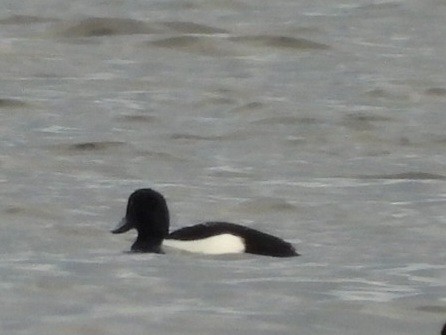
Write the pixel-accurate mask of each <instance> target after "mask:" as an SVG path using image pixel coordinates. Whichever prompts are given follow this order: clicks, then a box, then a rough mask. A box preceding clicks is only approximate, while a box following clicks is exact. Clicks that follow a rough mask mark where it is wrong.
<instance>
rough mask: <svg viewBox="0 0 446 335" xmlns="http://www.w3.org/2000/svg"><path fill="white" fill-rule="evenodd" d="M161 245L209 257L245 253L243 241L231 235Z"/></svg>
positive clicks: (166, 242)
mask: <svg viewBox="0 0 446 335" xmlns="http://www.w3.org/2000/svg"><path fill="white" fill-rule="evenodd" d="M162 245H163V246H166V247H170V248H175V249H179V250H184V251H188V252H196V253H202V254H211V255H219V254H238V253H242V252H244V251H245V244H244V241H243V239H242V238H241V237H239V236H235V235H231V234H222V235H215V236H211V237H207V238H203V239H201V240H193V241H181V240H169V239H166V240H164V241H163V244H162Z"/></svg>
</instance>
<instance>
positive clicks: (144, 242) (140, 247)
mask: <svg viewBox="0 0 446 335" xmlns="http://www.w3.org/2000/svg"><path fill="white" fill-rule="evenodd" d="M162 242H163V238H161V237H159V238H156V237H143V236H142V235H141V234H139V235H138V237H137V239H136V241H135V243H133V245H132V251H133V252H153V253H157V254H161V253H162V250H161V243H162Z"/></svg>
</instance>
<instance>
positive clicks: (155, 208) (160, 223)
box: [112, 188, 169, 252]
mask: <svg viewBox="0 0 446 335" xmlns="http://www.w3.org/2000/svg"><path fill="white" fill-rule="evenodd" d="M132 228H135V229H136V230H137V232H138V238H137V239H136V241H135V243H134V244H133V245H132V251H139V252H160V250H159V248H160V245H161V242H162V241H163V239H164V238H165V237H166V236H167V235H168V234H169V211H168V209H167V204H166V200H165V199H164V197H163V196H162V195H161V194H160V193H158V192H156V191H154V190H152V189H150V188H144V189H139V190H136V191H135V192H133V193H132V194H131V195H130V197H129V200H128V203H127V212H126V214H125V217H124V218H123V219H122V220H121V222H120V223H119V225H118V226H117V227H116V228H115V229H114V230H112V233H113V234H121V233H125V232H127V231H129V230H130V229H132Z"/></svg>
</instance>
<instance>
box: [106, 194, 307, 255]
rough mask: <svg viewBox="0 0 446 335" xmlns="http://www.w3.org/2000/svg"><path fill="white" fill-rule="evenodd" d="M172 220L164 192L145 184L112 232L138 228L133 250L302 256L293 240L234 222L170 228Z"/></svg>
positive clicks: (132, 195)
mask: <svg viewBox="0 0 446 335" xmlns="http://www.w3.org/2000/svg"><path fill="white" fill-rule="evenodd" d="M169 224H170V221H169V209H168V207H167V202H166V199H165V198H164V196H163V195H162V194H161V193H159V192H157V191H155V190H153V189H151V188H142V189H138V190H136V191H134V192H133V193H132V194H131V195H130V196H129V198H128V202H127V209H126V214H125V216H124V218H123V219H122V220H121V221H120V222H119V224H118V225H117V226H116V228H115V229H113V230H112V231H111V232H112V233H113V234H122V233H125V232H128V231H129V230H131V229H136V231H137V238H136V240H135V242H134V243H133V245H132V247H131V252H141V253H158V254H163V253H165V251H166V249H170V248H172V249H177V250H181V251H186V252H190V253H199V254H210V255H221V254H241V253H247V254H255V255H263V256H271V257H293V256H299V254H298V253H297V252H296V250H295V248H294V247H293V245H292V244H291V243H288V242H286V241H284V240H282V239H281V238H279V237H276V236H273V235H270V234H267V233H264V232H261V231H258V230H256V229H253V228H249V227H245V226H242V225H239V224H235V223H229V222H220V221H212V222H204V223H200V224H197V225H194V226H188V227H184V228H180V229H178V230H175V231H173V232H169Z"/></svg>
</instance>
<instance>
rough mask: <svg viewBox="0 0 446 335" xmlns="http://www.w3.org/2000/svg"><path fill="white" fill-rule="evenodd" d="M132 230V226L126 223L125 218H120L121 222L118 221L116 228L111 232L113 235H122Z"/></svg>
mask: <svg viewBox="0 0 446 335" xmlns="http://www.w3.org/2000/svg"><path fill="white" fill-rule="evenodd" d="M132 228H133V225H132V224H131V223H130V222H128V221H127V219H126V218H122V220H121V221H119V223H118V225H117V226H116V228H115V229H113V230H112V231H111V232H112V233H113V234H122V233H125V232H127V231H129V230H130V229H132Z"/></svg>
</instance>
